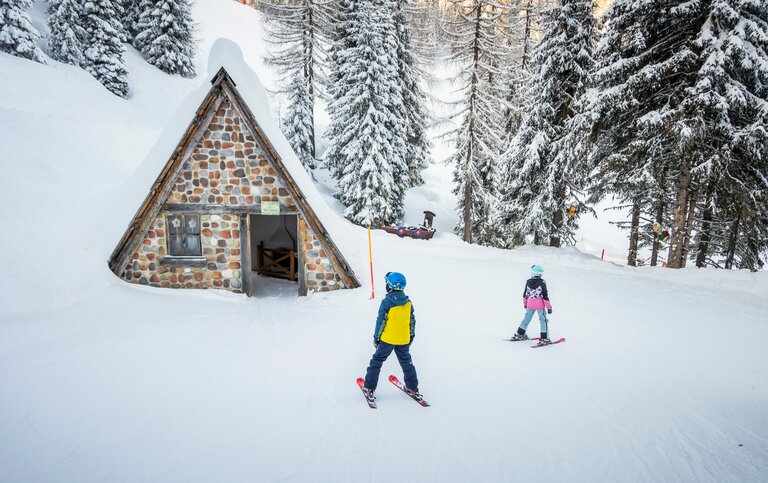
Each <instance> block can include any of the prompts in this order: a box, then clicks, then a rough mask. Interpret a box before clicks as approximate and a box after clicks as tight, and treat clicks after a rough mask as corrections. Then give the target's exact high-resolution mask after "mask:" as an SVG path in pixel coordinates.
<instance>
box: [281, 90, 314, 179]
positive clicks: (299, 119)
mask: <svg viewBox="0 0 768 483" xmlns="http://www.w3.org/2000/svg"><path fill="white" fill-rule="evenodd" d="M288 96H289V97H288V109H287V110H286V112H285V120H284V122H283V124H282V129H283V133H284V134H285V137H286V139H288V141H289V142H290V143H291V146H292V147H293V151H294V152H295V153H296V156H298V158H299V160H300V161H301V164H302V165H304V169H306V170H307V171H310V170H312V169H314V168H315V167H316V166H315V153H314V150H313V147H314V145H315V143H314V121H313V119H314V116H313V114H312V109H313V107H314V106H313V102H312V97H311V96H310V93H309V89H308V86H307V84H306V82H305V80H304V78H303V77H302V76H298V75H297V76H296V77H295V78H294V81H293V85H292V86H291V88H290V89H289V91H288Z"/></svg>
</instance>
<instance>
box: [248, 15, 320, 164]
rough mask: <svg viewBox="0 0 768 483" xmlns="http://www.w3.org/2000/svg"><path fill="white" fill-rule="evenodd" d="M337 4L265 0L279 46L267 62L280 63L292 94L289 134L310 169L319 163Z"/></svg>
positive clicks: (284, 82)
mask: <svg viewBox="0 0 768 483" xmlns="http://www.w3.org/2000/svg"><path fill="white" fill-rule="evenodd" d="M333 6H334V4H333V2H331V1H330V0H287V1H279V0H278V1H273V0H269V1H265V2H262V3H261V4H260V9H261V11H262V12H263V13H264V16H265V19H266V21H267V22H266V25H267V33H268V39H269V41H270V43H271V44H272V46H273V51H272V52H271V53H270V54H269V56H268V57H267V63H269V64H270V65H272V66H274V67H275V68H276V71H277V75H278V77H279V81H280V83H281V84H282V86H283V89H282V91H283V93H285V94H287V96H288V99H289V106H288V112H287V116H288V121H287V123H286V127H287V130H286V133H285V134H286V137H287V138H288V141H289V142H290V143H291V146H292V147H293V149H294V151H296V153H297V154H298V155H299V159H301V162H302V164H303V165H304V167H305V168H306V169H307V170H308V171H309V170H311V169H314V168H316V167H317V163H316V158H317V136H316V134H315V118H314V106H315V101H316V98H317V97H324V95H325V92H324V87H325V86H327V85H328V73H327V70H328V69H327V66H326V64H327V62H328V52H327V46H328V45H329V44H330V42H331V41H332V36H333V30H332V28H331V27H332V25H333V24H334V21H333V19H334V17H333ZM296 116H300V118H298V119H297V118H295V117H296Z"/></svg>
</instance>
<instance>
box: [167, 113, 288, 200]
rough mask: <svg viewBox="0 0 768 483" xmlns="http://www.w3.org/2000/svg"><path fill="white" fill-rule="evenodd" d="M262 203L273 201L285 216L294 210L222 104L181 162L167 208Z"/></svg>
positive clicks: (262, 158) (256, 148) (248, 136)
mask: <svg viewBox="0 0 768 483" xmlns="http://www.w3.org/2000/svg"><path fill="white" fill-rule="evenodd" d="M262 201H279V202H280V204H281V205H282V208H283V210H284V211H285V212H295V211H296V205H295V203H294V201H293V198H292V197H291V196H290V194H289V191H288V189H287V188H286V187H285V186H284V185H283V184H282V183H281V182H280V180H279V178H278V177H277V172H275V169H274V168H273V167H272V166H271V164H270V162H269V161H268V160H267V158H266V156H265V153H264V151H263V150H262V149H261V147H260V146H259V145H258V144H257V143H256V139H255V137H254V135H253V133H251V132H250V131H249V130H248V128H247V126H246V125H245V124H244V123H242V122H241V120H240V114H239V113H238V112H237V111H236V110H235V109H234V108H233V107H232V105H231V104H230V102H229V101H224V102H223V103H222V105H221V106H220V107H219V109H218V111H217V112H216V116H214V117H213V119H212V120H211V124H210V125H209V126H208V129H206V131H205V135H204V136H203V138H202V140H201V141H200V142H199V143H198V145H197V146H196V147H195V150H194V151H193V152H192V155H191V156H190V157H189V159H188V160H187V161H186V162H185V163H184V167H183V168H182V170H181V172H180V173H179V177H178V178H177V179H176V182H175V184H174V187H173V190H172V191H171V194H170V195H169V197H168V200H167V203H182V204H200V203H205V204H217V205H229V206H243V205H258V204H260V203H261V202H262Z"/></svg>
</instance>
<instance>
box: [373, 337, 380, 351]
mask: <svg viewBox="0 0 768 483" xmlns="http://www.w3.org/2000/svg"><path fill="white" fill-rule="evenodd" d="M373 347H376V348H377V349H378V347H379V339H377V338H376V337H374V338H373Z"/></svg>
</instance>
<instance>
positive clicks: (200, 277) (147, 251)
mask: <svg viewBox="0 0 768 483" xmlns="http://www.w3.org/2000/svg"><path fill="white" fill-rule="evenodd" d="M166 223H167V222H166V214H165V213H162V212H161V213H160V215H158V217H157V218H155V220H154V222H152V226H151V227H150V228H149V231H148V232H147V235H146V236H145V238H144V241H143V242H142V244H141V245H140V247H139V249H138V250H136V252H134V254H133V256H132V257H131V260H130V261H129V262H128V265H127V266H126V268H125V270H124V271H123V273H122V275H121V277H122V278H123V279H124V280H126V281H128V282H132V283H139V284H142V285H149V286H152V287H164V288H220V289H225V290H231V291H233V292H238V293H240V292H242V288H243V285H242V280H241V272H240V218H239V217H238V216H237V215H208V214H203V215H200V224H201V230H200V243H201V245H202V252H203V258H205V265H204V266H164V265H161V263H160V261H161V260H163V259H164V258H165V257H166V256H167V250H168V244H167V243H168V242H167V231H166V226H167V225H166Z"/></svg>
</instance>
